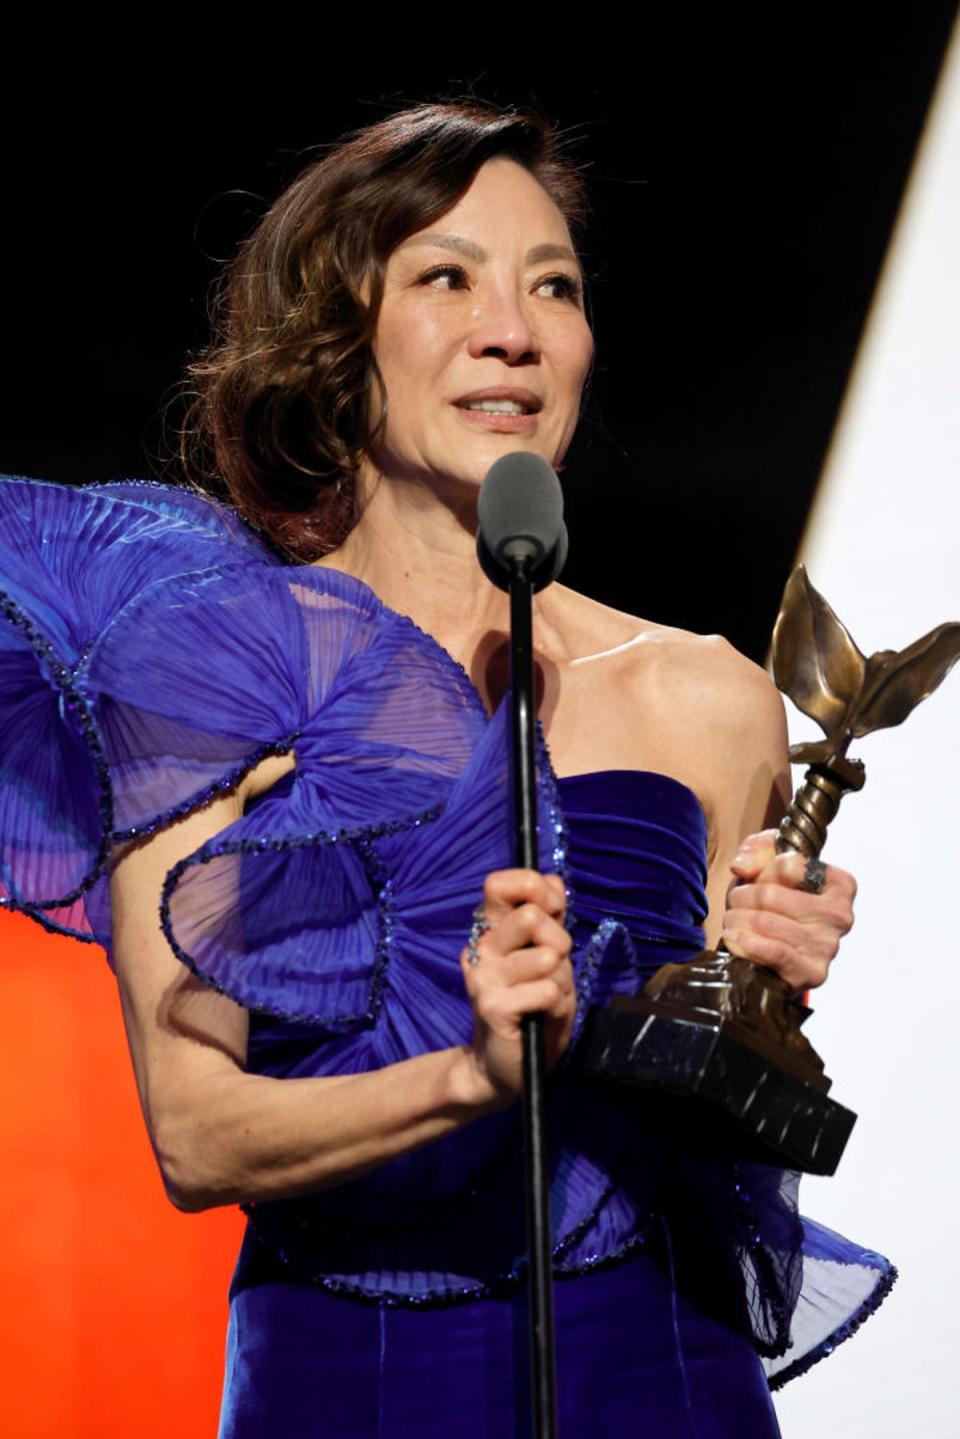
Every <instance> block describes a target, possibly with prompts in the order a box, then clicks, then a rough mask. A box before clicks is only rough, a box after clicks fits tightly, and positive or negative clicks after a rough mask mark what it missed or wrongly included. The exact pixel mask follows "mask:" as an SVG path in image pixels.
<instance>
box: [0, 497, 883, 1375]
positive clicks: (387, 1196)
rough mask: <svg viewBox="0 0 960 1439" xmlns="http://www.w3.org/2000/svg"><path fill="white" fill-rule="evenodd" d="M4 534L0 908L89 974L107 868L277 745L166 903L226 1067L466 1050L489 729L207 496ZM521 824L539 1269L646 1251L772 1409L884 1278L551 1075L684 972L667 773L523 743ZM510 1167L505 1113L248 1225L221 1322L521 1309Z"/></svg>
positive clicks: (511, 1144)
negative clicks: (528, 874)
mask: <svg viewBox="0 0 960 1439" xmlns="http://www.w3.org/2000/svg"><path fill="white" fill-rule="evenodd" d="M0 519H2V524H0V614H2V616H3V619H4V620H5V623H4V624H2V625H0V717H2V724H0V904H3V905H6V906H9V907H12V908H16V909H19V910H22V911H23V912H25V913H27V914H29V915H31V916H32V917H33V918H34V919H35V920H37V921H38V922H39V923H41V924H44V925H46V926H47V927H50V928H53V929H57V930H60V931H62V932H65V933H69V934H71V935H74V936H76V937H77V938H79V939H82V940H88V941H95V942H98V943H100V944H101V945H103V946H104V948H105V949H106V950H107V953H108V956H109V955H110V949H111V924H110V906H109V891H108V884H107V872H108V866H109V861H110V858H111V855H112V853H113V852H114V850H115V847H116V846H117V845H119V844H122V843H124V842H126V841H128V840H130V839H132V838H136V837H138V836H145V835H148V834H150V833H152V832H154V831H155V830H158V829H160V828H162V827H164V826H165V825H168V824H169V823H171V822H172V821H173V820H174V819H176V818H177V817H179V816H182V815H184V814H187V813H190V812H191V811H193V810H195V809H197V808H198V807H200V806H201V805H203V804H205V803H207V802H208V801H209V800H210V799H211V798H213V797H215V796H216V795H218V794H221V793H223V792H225V791H227V790H229V789H231V788H232V787H234V786H235V785H236V784H237V782H238V781H239V779H240V778H241V777H242V775H243V774H244V773H246V771H247V770H249V769H250V768H251V767H252V766H253V765H254V764H256V763H257V762H258V761H259V760H260V759H261V758H263V757H264V756H265V755H268V754H285V753H287V752H291V751H292V753H293V755H294V759H295V768H294V770H293V771H291V773H290V774H288V775H287V776H286V777H285V778H284V779H283V780H282V781H281V782H280V783H279V784H277V785H275V786H274V787H273V788H272V789H270V790H268V791H267V792H266V793H265V794H263V795H261V796H260V797H259V798H258V800H257V801H256V802H254V803H251V804H250V805H248V807H247V810H246V812H245V813H244V814H243V815H242V817H241V818H239V819H238V820H236V821H235V822H233V823H232V824H230V825H228V826H226V827H225V828H224V829H223V830H221V831H220V832H219V833H218V834H216V835H215V836H214V837H213V838H211V839H209V840H207V841H206V843H204V844H203V845H201V846H200V847H199V848H198V849H197V850H196V851H195V852H194V853H192V854H190V855H187V856H186V857H185V858H184V859H183V860H181V861H180V862H179V863H178V864H177V865H175V866H174V867H173V868H172V869H171V870H170V872H169V873H168V875H167V876H166V880H165V883H164V886H163V893H162V896H161V899H160V906H159V912H158V915H157V923H158V925H159V926H161V927H162V929H163V932H164V933H165V935H166V937H167V939H168V941H169V943H170V945H171V946H172V948H173V950H174V952H175V953H176V955H177V956H178V957H179V959H180V960H181V961H182V962H183V963H184V964H185V965H187V966H189V967H190V968H191V969H193V970H194V971H195V972H196V973H197V974H198V975H200V976H201V977H202V979H203V980H204V981H205V982H206V983H208V984H210V985H212V986H213V987H215V988H216V989H218V990H220V991H222V992H223V993H226V994H228V995H230V996H231V997H232V998H233V999H235V1000H236V1001H237V1002H238V1003H240V1004H242V1005H244V1006H245V1007H247V1008H248V1009H249V1011H250V1016H251V1025H250V1046H249V1057H248V1068H249V1070H250V1071H251V1072H256V1073H261V1074H265V1075H273V1076H277V1077H287V1076H310V1075H332V1074H348V1073H357V1072H361V1071H366V1070H369V1069H372V1068H378V1067H382V1066H385V1065H388V1064H391V1063H394V1062H396V1061H399V1060H402V1059H405V1058H408V1057H411V1056H413V1055H417V1054H421V1053H424V1052H427V1051H429V1050H433V1049H438V1048H443V1047H446V1046H449V1045H454V1044H460V1043H464V1042H466V1041H467V1039H468V1038H469V1035H470V1031H471V1023H470V1011H469V1006H468V1005H467V1003H466V1000H465V997H464V993H463V985H462V978H461V974H460V969H459V960H458V956H459V952H460V949H461V947H462V945H463V942H464V936H465V934H466V931H467V929H468V927H469V923H470V915H471V912H472V910H473V907H474V905H475V904H476V903H477V900H478V898H479V896H480V893H481V889H482V883H483V878H484V876H485V874H486V873H487V872H489V871H490V870H492V869H496V868H500V867H503V866H505V865H507V864H509V863H510V862H511V843H510V809H509V805H508V770H507V728H506V723H507V719H506V716H507V709H506V706H505V705H501V707H500V708H499V709H498V711H497V712H496V713H495V714H494V715H493V716H492V717H491V716H488V715H487V713H486V711H485V709H484V706H483V703H482V701H481V699H480V696H479V695H478V693H477V691H476V690H475V688H474V687H473V685H472V684H471V682H470V680H469V678H468V676H467V675H466V673H465V672H464V671H463V669H462V668H461V667H460V666H459V665H458V664H457V663H456V662H455V661H454V660H453V659H452V657H451V656H450V655H449V654H447V653H446V651H444V650H443V649H442V648H441V647H440V646H439V645H438V644H437V643H436V641H434V640H433V639H432V638H431V637H430V636H429V635H426V634H424V633H423V632H422V631H421V630H419V629H418V628H417V627H416V625H414V624H413V622H412V621H411V620H409V619H408V618H406V617H405V616H402V615H399V614H397V613H395V612H394V611H391V610H390V609H388V608H387V607H385V606H384V605H383V604H381V602H380V601H379V600H378V599H377V597H376V596H375V595H374V594H373V592H372V591H371V590H370V589H369V588H368V587H367V586H365V585H363V584H362V583H360V582H359V581H357V580H355V579H353V578H352V577H350V576H348V575H345V574H342V573H339V572H338V571H336V570H334V569H330V568H327V567H325V566H324V567H321V566H308V565H292V564H288V563H285V562H283V561H282V559H281V558H280V557H279V556H278V555H277V554H276V553H275V552H274V551H273V550H272V549H271V548H270V546H269V545H268V544H267V543H266V542H265V541H263V540H262V539H261V538H260V537H259V536H258V535H257V534H256V533H255V532H254V531H252V530H251V529H250V528H249V527H247V526H246V525H244V524H243V522H242V521H241V520H240V519H239V518H238V516H237V515H236V514H235V512H233V511H232V510H231V509H230V508H229V507H228V506H225V505H223V504H220V503H216V502H213V501H210V500H207V499H205V498H204V497H203V496H200V495H197V494H194V493H192V492H189V491H186V490H181V489H178V488H176V487H174V486H169V485H162V484H157V483H154V482H149V481H140V482H137V481H127V482H123V483H118V484H113V485H94V486H87V487H83V488H80V489H71V488H69V487H65V486H60V485H54V484H49V483H45V482H42V481H36V480H26V479H7V480H0ZM538 804H539V809H538V826H539V833H540V848H541V859H542V867H543V868H544V869H546V870H558V871H559V872H560V873H562V874H563V876H564V879H565V882H566V884H567V887H568V893H569V896H570V908H569V922H570V924H571V928H572V932H573V936H574V967H575V974H576V981H577V992H578V1011H577V1028H576V1031H575V1042H574V1044H573V1046H572V1047H571V1050H570V1052H569V1053H568V1054H567V1055H566V1056H565V1058H564V1061H563V1062H562V1063H561V1065H560V1066H558V1068H557V1070H556V1071H555V1073H554V1074H553V1075H552V1076H551V1079H550V1086H549V1089H550V1093H549V1103H548V1123H549V1136H550V1153H551V1173H552V1190H551V1203H552V1220H553V1234H554V1244H555V1248H554V1260H555V1267H556V1270H557V1273H558V1275H563V1276H565V1277H566V1278H568V1279H573V1280H575V1279H576V1277H577V1276H583V1275H584V1274H586V1273H587V1272H588V1271H594V1270H597V1271H600V1270H603V1271H606V1270H608V1269H610V1271H611V1272H612V1269H611V1266H615V1265H617V1264H626V1263H627V1261H628V1260H631V1259H634V1258H637V1256H639V1255H640V1254H642V1253H650V1254H652V1253H653V1252H654V1249H655V1247H656V1244H657V1242H658V1240H657V1238H656V1236H657V1235H660V1234H662V1233H663V1232H664V1226H666V1230H667V1232H668V1233H669V1235H670V1243H671V1250H670V1252H671V1263H672V1265H673V1268H674V1272H675V1274H676V1277H677V1285H678V1292H681V1293H682V1294H683V1295H684V1296H686V1299H688V1300H689V1302H691V1303H694V1304H695V1305H696V1306H698V1307H699V1311H700V1312H702V1313H703V1314H704V1315H706V1316H709V1317H710V1318H711V1319H712V1320H713V1321H715V1322H717V1323H720V1324H722V1325H723V1326H725V1328H726V1329H727V1330H728V1331H729V1332H730V1333H731V1334H736V1335H739V1336H740V1337H741V1338H742V1339H744V1340H745V1341H746V1342H748V1343H749V1345H750V1346H751V1351H752V1352H755V1353H756V1354H758V1355H760V1356H761V1358H762V1361H763V1364H764V1366H765V1368H766V1372H767V1373H768V1375H769V1378H770V1382H771V1384H773V1385H776V1384H777V1383H778V1382H783V1381H784V1379H785V1378H788V1377H792V1376H793V1375H795V1374H797V1373H800V1372H802V1370H803V1369H804V1368H806V1367H808V1366H809V1364H810V1363H812V1362H815V1360H816V1359H818V1358H822V1357H823V1356H824V1355H825V1354H826V1353H828V1352H830V1350H831V1349H832V1348H833V1347H834V1346H835V1345H836V1343H837V1342H839V1340H840V1339H842V1338H845V1337H846V1336H847V1335H848V1334H849V1333H851V1332H852V1331H853V1329H855V1328H856V1326H857V1325H858V1324H859V1323H860V1322H862V1320H863V1319H864V1318H865V1317H866V1315H867V1314H868V1313H870V1312H871V1311H872V1309H873V1308H875V1307H876V1305H877V1304H878V1303H879V1301H880V1299H881V1298H882V1297H883V1295H884V1294H885V1293H886V1292H887V1290H888V1289H889V1287H890V1285H891V1284H892V1282H893V1279H894V1277H895V1270H894V1269H893V1267H892V1265H891V1264H890V1263H889V1261H888V1260H886V1259H885V1258H883V1256H881V1255H878V1254H875V1253H873V1252H872V1251H870V1250H866V1249H861V1248H859V1247H858V1246H856V1245H854V1244H852V1243H851V1242H850V1241H848V1240H845V1239H843V1238H841V1237H840V1236H837V1235H833V1234H831V1233H830V1232H829V1231H827V1230H824V1229H822V1228H821V1227H819V1226H816V1225H814V1224H812V1223H810V1222H809V1221H806V1220H803V1219H802V1218H801V1217H800V1216H799V1214H798V1212H797V1206H796V1190H797V1179H798V1176H796V1175H794V1174H790V1173H785V1172H781V1171H778V1170H773V1169H770V1168H767V1167H765V1166H760V1165H744V1164H739V1165H738V1164H735V1163H734V1162H732V1161H724V1160H720V1159H718V1158H716V1157H715V1156H713V1157H710V1156H705V1155H702V1154H698V1153H696V1152H694V1151H693V1150H691V1149H690V1148H688V1147H687V1146H686V1145H685V1143H684V1139H683V1136H682V1135H678V1134H676V1133H671V1132H667V1131H665V1130H664V1129H663V1127H662V1126H661V1127H659V1128H658V1127H657V1125H656V1124H655V1123H654V1122H653V1121H652V1119H651V1118H650V1117H649V1116H647V1115H645V1114H644V1112H643V1109H642V1106H641V1105H639V1104H638V1103H637V1102H636V1101H635V1100H628V1099H624V1098H619V1097H617V1096H616V1095H613V1094H608V1093H606V1092H600V1091H598V1090H596V1089H595V1088H593V1087H591V1086H590V1085H589V1084H587V1083H585V1082H584V1081H582V1080H581V1079H580V1078H579V1077H578V1075H577V1072H576V1065H575V1055H576V1040H577V1039H578V1038H579V1034H580V1031H581V1028H582V1024H583V1021H584V1017H585V1016H586V1014H587V1011H588V1009H589V1007H590V1006H591V1005H592V1004H595V1003H599V1002H603V1001H604V1000H605V999H607V998H608V997H609V996H610V995H611V994H614V993H630V992H634V991H635V990H636V989H637V988H639V987H640V985H641V984H642V983H643V982H644V980H645V979H646V978H647V977H648V976H649V975H650V974H651V973H652V972H653V971H654V970H655V969H656V968H658V967H659V965H660V964H662V963H663V962H665V961H666V960H668V959H670V960H678V959H679V960H682V959H685V958H689V957H690V956H692V955H693V954H694V953H696V952H697V950H698V949H699V948H700V947H701V946H702V928H701V926H702V923H703V919H704V917H705V896H704V886H705V881H706V859H705V855H706V824H705V820H704V816H703V811H702V809H701V807H700V805H699V803H698V801H697V799H696V797H695V796H694V795H693V794H692V793H691V791H690V790H688V789H687V788H686V787H685V786H684V785H682V784H680V783H678V782H677V781H676V780H673V779H671V778H669V777H667V776H663V775H657V774H651V773H648V772H644V771H626V772H617V771H613V772H604V773H603V774H599V775H586V776H577V777H570V778H564V779H561V780H559V781H558V780H557V778H556V776H555V775H554V773H553V770H552V767H551V764H550V757H549V753H548V750H547V747H546V745H545V744H544V743H543V740H542V738H541V740H540V749H539V759H538ZM521 1173H522V1153H521V1135H520V1128H519V1117H518V1114H517V1113H516V1112H515V1111H514V1110H511V1111H508V1112H506V1113H503V1114H498V1115H495V1116H490V1117H488V1118H484V1119H482V1120H479V1121H477V1122H475V1123H474V1124H471V1125H469V1126H468V1127H467V1128H465V1129H463V1130H461V1131H460V1132H458V1133H456V1134H454V1135H451V1136H449V1137H448V1138H446V1139H444V1140H442V1141H439V1142H437V1143H435V1144H433V1145H430V1146H428V1147H426V1148H425V1149H423V1150H420V1151H418V1152H417V1153H415V1154H412V1155H408V1156H405V1157H403V1158H401V1159H398V1160H395V1161H393V1162H392V1163H390V1164H387V1165H384V1166H382V1167H381V1168H380V1169H379V1170H377V1171H376V1172H375V1173H373V1174H371V1175H368V1176H365V1177H364V1178H363V1179H360V1180H356V1181H354V1182H352V1183H350V1184H345V1185H342V1186H340V1187H338V1188H337V1189H334V1190H329V1191H325V1192H323V1193H321V1194H317V1195H312V1196H308V1197H306V1198H304V1199H298V1200H291V1201H281V1202H275V1203H263V1204H252V1205H249V1206H247V1212H248V1216H249V1220H248V1228H247V1235H246V1238H245V1241H244V1246H243V1250H242V1253H241V1257H240V1261H239V1264H238V1268H237V1274H236V1276H235V1280H234V1286H233V1296H234V1303H235V1304H236V1303H238V1302H239V1301H240V1300H241V1298H242V1297H243V1296H245V1295H247V1294H248V1293H249V1292H250V1291H251V1290H254V1289H257V1288H264V1289H267V1288H271V1287H272V1286H277V1285H280V1286H282V1285H285V1284H287V1285H290V1284H292V1285H296V1286H298V1287H302V1288H303V1289H304V1290H305V1291H306V1292H308V1293H311V1292H312V1293H314V1294H317V1295H319V1294H320V1293H321V1292H322V1293H324V1294H325V1295H326V1296H327V1297H332V1296H343V1297H344V1299H345V1301H346V1302H351V1303H354V1302H355V1303H364V1302H367V1303H373V1304H375V1305H376V1306H380V1307H388V1308H392V1309H397V1308H405V1309H411V1310H416V1309H419V1310H427V1309H433V1308H445V1307H448V1306H450V1305H453V1304H459V1305H464V1304H483V1303H492V1302H494V1301H497V1302H500V1301H501V1300H505V1299H506V1298H507V1297H508V1296H509V1295H510V1294H511V1293H513V1292H517V1293H519V1292H521V1291H522V1289H523V1284H524V1269H525V1260H524V1244H523V1205H522V1186H521ZM635 1272H637V1273H641V1272H643V1271H642V1266H641V1268H639V1269H637V1270H636V1271H635ZM244 1302H245V1303H250V1302H251V1301H250V1300H249V1299H246V1300H244Z"/></svg>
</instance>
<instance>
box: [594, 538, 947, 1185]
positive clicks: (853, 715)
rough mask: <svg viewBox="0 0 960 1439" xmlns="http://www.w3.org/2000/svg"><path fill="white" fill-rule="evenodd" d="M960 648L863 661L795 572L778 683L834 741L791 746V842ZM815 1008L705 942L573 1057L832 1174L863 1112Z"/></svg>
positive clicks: (784, 1161)
mask: <svg viewBox="0 0 960 1439" xmlns="http://www.w3.org/2000/svg"><path fill="white" fill-rule="evenodd" d="M958 656H960V623H948V624H943V625H940V626H938V627H937V628H936V629H935V630H931V632H930V633H929V634H927V635H924V637H923V638H922V639H919V640H917V641H916V642H915V643H914V644H912V645H909V646H908V647H907V648H906V649H905V650H901V651H899V652H897V651H893V650H880V651H879V652H877V653H876V654H873V655H871V656H870V658H869V659H867V658H865V657H864V655H862V654H861V653H860V651H859V650H858V649H857V646H856V645H855V644H854V642H853V640H852V639H851V637H850V635H849V633H848V632H847V630H846V629H845V628H844V626H843V625H842V624H841V623H840V620H839V619H838V618H837V616H836V615H835V614H834V612H833V610H832V609H831V608H830V606H829V605H828V604H827V602H826V600H824V598H823V597H822V595H819V594H818V593H817V591H816V590H815V589H814V588H813V586H812V585H811V584H810V582H809V580H808V579H807V575H806V572H805V570H804V568H803V566H802V565H800V566H798V567H797V568H796V569H795V570H794V572H793V574H792V575H791V577H790V580H789V581H788V584H787V587H786V590H785V592H784V598H783V604H782V607H781V610H780V614H779V616H778V619H777V623H776V626H775V628H774V634H773V673H774V679H775V680H776V684H777V687H778V688H779V689H780V690H782V691H783V692H784V693H785V694H787V695H789V697H790V699H792V700H793V702H794V704H795V705H796V706H797V708H798V709H800V710H802V711H803V713H804V714H806V715H809V716H810V718H812V719H815V720H816V721H817V723H818V724H819V725H820V726H821V728H822V729H823V731H824V735H825V738H824V739H823V740H818V741H816V742H815V743H810V744H801V745H795V746H793V747H792V748H791V750H790V758H791V760H792V761H793V762H794V763H796V764H806V765H808V766H809V768H808V769H807V772H806V775H805V777H804V781H803V784H802V785H801V786H800V789H799V790H798V791H797V794H796V796H795V797H794V800H793V803H792V804H791V806H790V809H789V812H788V813H787V815H786V816H785V817H784V819H783V820H782V821H781V824H780V832H779V835H778V838H777V847H778V849H779V850H780V851H781V852H786V851H788V850H795V851H798V852H799V853H801V854H803V855H806V856H807V857H808V858H814V859H815V858H817V857H818V856H819V854H820V851H821V849H822V848H823V844H824V841H825V840H826V836H827V826H828V824H829V823H830V821H831V820H832V819H833V817H834V816H835V814H836V813H837V809H838V807H839V804H840V800H841V799H842V798H843V796H844V794H846V793H847V791H848V790H859V789H862V788H863V783H864V779H865V771H864V767H863V764H862V763H861V762H860V761H859V760H857V759H850V758H848V757H847V749H848V747H849V745H850V743H851V741H852V740H853V739H859V738H860V737H861V736H863V735H866V734H869V733H870V732H871V731H872V730H877V729H884V728H887V727H888V726H890V725H897V724H901V723H902V722H903V720H905V719H906V718H907V715H909V714H910V712H911V710H912V709H914V707H915V706H916V705H918V704H919V703H920V701H921V700H923V699H926V697H927V696H928V695H929V694H931V693H932V692H933V691H934V690H935V689H936V687H937V686H938V685H939V684H940V682H941V680H942V679H944V677H945V676H946V674H947V672H948V671H949V669H950V667H951V666H952V664H953V663H954V661H955V660H956V659H957V657H958ZM810 1013H811V1011H810V1010H809V1009H808V1008H807V1007H806V1005H804V1004H803V1003H802V1002H801V1001H800V1000H798V999H796V998H794V997H793V996H792V995H791V993H790V989H789V987H788V985H787V984H786V982H785V981H784V980H783V979H782V978H781V977H780V976H779V975H778V974H776V973H775V972H774V971H773V970H771V969H767V968H765V967H763V966H760V965H757V964H754V963H753V962H752V961H750V960H746V959H739V958H737V957H736V956H735V955H731V954H729V953H728V952H727V951H726V950H725V949H724V948H723V947H721V948H719V949H717V950H704V951H702V952H701V953H700V954H698V955H696V956H695V957H694V958H693V959H692V960H690V961H689V962H687V963H685V964H666V965H664V966H663V967H662V968H661V969H659V970H658V971H657V973H656V974H655V975H653V977H652V978H651V979H650V980H648V981H647V983H646V985H645V986H644V988H643V989H642V990H641V991H640V993H639V994H638V995H635V996H632V997H628V996H616V997H614V998H613V999H612V1000H611V1001H610V1003H609V1004H607V1005H605V1006H598V1007H596V1008H594V1009H593V1010H591V1011H590V1014H589V1015H588V1018H587V1023H586V1025H585V1029H584V1036H583V1039H582V1040H581V1043H580V1046H579V1047H578V1055H577V1061H576V1062H577V1067H578V1069H579V1070H580V1072H581V1073H585V1074H588V1075H590V1076H591V1077H593V1078H596V1079H597V1080H600V1081H604V1082H607V1083H618V1084H623V1085H631V1086H638V1087H640V1088H641V1089H643V1090H646V1091H648V1092H651V1091H652V1092H654V1093H655V1094H656V1096H657V1100H658V1103H659V1105H660V1106H661V1107H662V1108H663V1109H664V1110H666V1111H667V1112H672V1111H674V1110H676V1109H677V1108H679V1109H680V1111H681V1117H682V1121H683V1122H684V1123H685V1124H686V1125H687V1126H688V1127H692V1128H693V1129H695V1130H697V1131H698V1132H699V1133H700V1135H701V1136H702V1138H703V1140H704V1142H707V1143H710V1144H711V1145H719V1146H722V1147H723V1148H724V1149H726V1150H727V1152H730V1153H733V1154H735V1155H737V1156H738V1157H740V1158H744V1159H755V1160H759V1161H762V1162H763V1163H767V1164H773V1165H777V1166H779V1167H781V1168H789V1169H799V1170H802V1171H805V1172H807V1173H809V1174H833V1173H834V1171H835V1170H836V1167H837V1165H838V1163H839V1161H840V1156H841V1155H842V1153H843V1150H844V1146H845V1145H846V1142H847V1139H848V1138H849V1136H850V1131H851V1130H852V1128H853V1125H854V1122H855V1120H856V1115H855V1114H853V1113H852V1111H851V1110H849V1109H845V1108H844V1107H843V1105H841V1104H838V1103H837V1102H836V1100H833V1099H831V1098H830V1097H829V1095H828V1090H829V1089H830V1080H829V1079H828V1078H827V1076H826V1074H825V1073H824V1068H823V1061H822V1060H821V1059H820V1057H819V1055H818V1054H817V1053H816V1051H815V1050H814V1049H813V1047H812V1046H811V1045H810V1043H809V1042H808V1040H807V1039H806V1038H805V1036H804V1035H803V1034H802V1033H801V1032H800V1029H801V1025H802V1024H803V1023H804V1021H805V1020H806V1019H807V1017H808V1016H809V1015H810Z"/></svg>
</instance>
